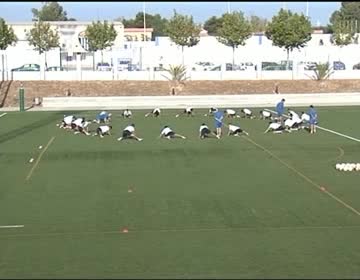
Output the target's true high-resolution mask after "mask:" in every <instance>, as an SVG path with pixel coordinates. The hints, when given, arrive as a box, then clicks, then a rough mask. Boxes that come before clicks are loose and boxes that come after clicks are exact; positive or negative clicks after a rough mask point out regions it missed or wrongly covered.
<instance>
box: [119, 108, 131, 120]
mask: <svg viewBox="0 0 360 280" xmlns="http://www.w3.org/2000/svg"><path fill="white" fill-rule="evenodd" d="M121 116H122V117H124V118H131V116H132V112H131V111H130V110H129V109H126V110H125V111H124V112H122V114H121Z"/></svg>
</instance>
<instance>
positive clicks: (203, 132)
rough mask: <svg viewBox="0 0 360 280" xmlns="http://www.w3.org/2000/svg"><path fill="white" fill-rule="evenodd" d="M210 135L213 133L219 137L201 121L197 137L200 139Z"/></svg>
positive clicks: (217, 136) (218, 137)
mask: <svg viewBox="0 0 360 280" xmlns="http://www.w3.org/2000/svg"><path fill="white" fill-rule="evenodd" d="M210 135H213V136H215V137H216V138H217V139H220V136H219V135H216V134H215V133H214V132H212V131H211V130H210V129H209V127H208V126H207V125H206V124H205V123H203V124H202V125H201V126H200V129H199V137H200V139H205V138H207V137H210Z"/></svg>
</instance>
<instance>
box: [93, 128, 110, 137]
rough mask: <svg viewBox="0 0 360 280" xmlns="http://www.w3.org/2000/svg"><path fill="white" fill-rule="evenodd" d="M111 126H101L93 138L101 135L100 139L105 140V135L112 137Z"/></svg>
mask: <svg viewBox="0 0 360 280" xmlns="http://www.w3.org/2000/svg"><path fill="white" fill-rule="evenodd" d="M111 129H112V126H111V125H101V126H99V127H98V128H97V130H96V133H95V134H94V135H93V136H96V135H99V136H100V138H104V136H105V135H111V133H110V130H111Z"/></svg>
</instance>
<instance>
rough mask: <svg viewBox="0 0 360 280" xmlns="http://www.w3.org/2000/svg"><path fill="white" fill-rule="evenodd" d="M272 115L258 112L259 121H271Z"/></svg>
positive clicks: (266, 112)
mask: <svg viewBox="0 0 360 280" xmlns="http://www.w3.org/2000/svg"><path fill="white" fill-rule="evenodd" d="M271 118H272V114H271V113H270V112H269V111H265V110H261V111H260V120H271Z"/></svg>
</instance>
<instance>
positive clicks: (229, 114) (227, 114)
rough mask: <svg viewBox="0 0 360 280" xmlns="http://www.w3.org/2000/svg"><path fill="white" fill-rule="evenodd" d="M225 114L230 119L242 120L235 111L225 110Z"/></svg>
mask: <svg viewBox="0 0 360 280" xmlns="http://www.w3.org/2000/svg"><path fill="white" fill-rule="evenodd" d="M224 114H225V116H227V117H228V118H235V117H237V118H240V116H239V115H237V114H236V111H235V110H233V109H225V110H224Z"/></svg>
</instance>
